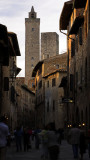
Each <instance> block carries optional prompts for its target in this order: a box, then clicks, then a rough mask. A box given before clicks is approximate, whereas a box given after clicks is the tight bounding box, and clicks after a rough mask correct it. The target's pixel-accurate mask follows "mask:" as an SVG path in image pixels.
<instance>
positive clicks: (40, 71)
mask: <svg viewBox="0 0 90 160" xmlns="http://www.w3.org/2000/svg"><path fill="white" fill-rule="evenodd" d="M41 73H42V66H41V67H40V68H39V70H38V75H40V74H41Z"/></svg>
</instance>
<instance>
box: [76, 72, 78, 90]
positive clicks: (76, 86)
mask: <svg viewBox="0 0 90 160" xmlns="http://www.w3.org/2000/svg"><path fill="white" fill-rule="evenodd" d="M77 85H78V72H76V89H77Z"/></svg>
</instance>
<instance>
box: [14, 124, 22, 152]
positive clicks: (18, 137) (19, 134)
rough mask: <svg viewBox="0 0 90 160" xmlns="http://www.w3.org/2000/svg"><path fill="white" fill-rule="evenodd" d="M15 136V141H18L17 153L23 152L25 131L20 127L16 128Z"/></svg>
mask: <svg viewBox="0 0 90 160" xmlns="http://www.w3.org/2000/svg"><path fill="white" fill-rule="evenodd" d="M14 134H15V140H16V151H17V152H18V151H21V150H22V136H23V131H22V129H21V127H20V126H18V127H17V128H16V131H15V132H14Z"/></svg>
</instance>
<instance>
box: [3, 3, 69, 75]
mask: <svg viewBox="0 0 90 160" xmlns="http://www.w3.org/2000/svg"><path fill="white" fill-rule="evenodd" d="M66 1H68V0H0V23H1V24H3V25H5V26H6V27H7V29H8V31H11V32H14V33H16V34H17V38H18V43H19V48H20V52H21V56H20V57H18V58H17V66H18V67H20V68H21V69H22V71H21V72H20V74H19V76H22V77H23V76H24V68H25V18H28V13H29V12H30V11H31V7H32V6H34V10H35V12H37V18H40V33H42V32H56V33H57V34H59V53H63V52H65V51H66V46H67V45H66V41H67V39H66V36H65V35H63V34H61V33H60V31H59V18H60V14H61V11H62V8H63V5H64V2H66Z"/></svg>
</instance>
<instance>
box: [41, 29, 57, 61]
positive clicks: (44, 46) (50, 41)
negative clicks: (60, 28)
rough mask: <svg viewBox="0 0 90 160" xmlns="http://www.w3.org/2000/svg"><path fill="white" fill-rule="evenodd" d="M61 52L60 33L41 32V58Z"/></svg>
mask: <svg viewBox="0 0 90 160" xmlns="http://www.w3.org/2000/svg"><path fill="white" fill-rule="evenodd" d="M58 54H59V35H58V34H57V33H56V32H45V33H41V59H46V58H50V57H53V56H56V55H58Z"/></svg>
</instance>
